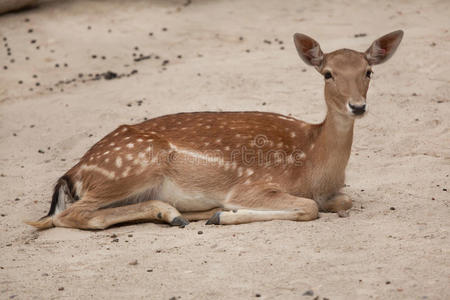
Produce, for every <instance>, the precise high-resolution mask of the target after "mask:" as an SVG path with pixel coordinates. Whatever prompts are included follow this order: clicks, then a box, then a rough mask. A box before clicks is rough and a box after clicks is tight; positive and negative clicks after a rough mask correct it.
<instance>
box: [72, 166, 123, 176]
mask: <svg viewBox="0 0 450 300" xmlns="http://www.w3.org/2000/svg"><path fill="white" fill-rule="evenodd" d="M80 170H82V171H93V172H97V173H100V174H102V175H104V176H106V177H108V178H109V179H114V178H115V176H116V174H115V173H114V172H111V171H108V170H106V169H103V168H100V167H98V166H97V165H82V166H81V168H80Z"/></svg>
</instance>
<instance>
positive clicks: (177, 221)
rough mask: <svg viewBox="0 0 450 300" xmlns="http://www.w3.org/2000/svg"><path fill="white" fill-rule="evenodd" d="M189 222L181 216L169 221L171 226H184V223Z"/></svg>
mask: <svg viewBox="0 0 450 300" xmlns="http://www.w3.org/2000/svg"><path fill="white" fill-rule="evenodd" d="M188 224H189V221H188V220H186V219H185V218H183V217H182V216H178V217H175V218H173V220H172V222H170V225H172V226H178V227H181V228H184V227H185V226H186V225H188Z"/></svg>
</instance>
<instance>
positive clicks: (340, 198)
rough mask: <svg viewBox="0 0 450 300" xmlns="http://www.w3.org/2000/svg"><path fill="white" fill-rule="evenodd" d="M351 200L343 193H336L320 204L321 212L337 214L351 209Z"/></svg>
mask: <svg viewBox="0 0 450 300" xmlns="http://www.w3.org/2000/svg"><path fill="white" fill-rule="evenodd" d="M352 206H353V204H352V199H351V198H350V197H349V196H348V195H347V194H344V193H341V192H339V193H336V194H334V195H333V196H331V197H330V198H329V199H327V200H326V201H324V202H322V203H321V204H320V209H321V211H325V212H338V211H341V210H348V209H350V208H352Z"/></svg>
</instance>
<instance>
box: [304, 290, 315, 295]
mask: <svg viewBox="0 0 450 300" xmlns="http://www.w3.org/2000/svg"><path fill="white" fill-rule="evenodd" d="M303 296H314V292H313V290H307V291H306V292H304V293H303Z"/></svg>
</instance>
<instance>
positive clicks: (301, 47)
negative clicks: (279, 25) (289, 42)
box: [294, 33, 323, 68]
mask: <svg viewBox="0 0 450 300" xmlns="http://www.w3.org/2000/svg"><path fill="white" fill-rule="evenodd" d="M294 43H295V47H296V48H297V52H298V55H300V58H301V59H302V60H303V61H304V62H305V63H306V64H308V65H310V66H314V67H316V68H319V67H320V65H321V64H322V61H323V52H322V50H321V49H320V45H319V43H318V42H316V41H315V40H314V39H312V38H310V37H309V36H307V35H305V34H301V33H296V34H294Z"/></svg>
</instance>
